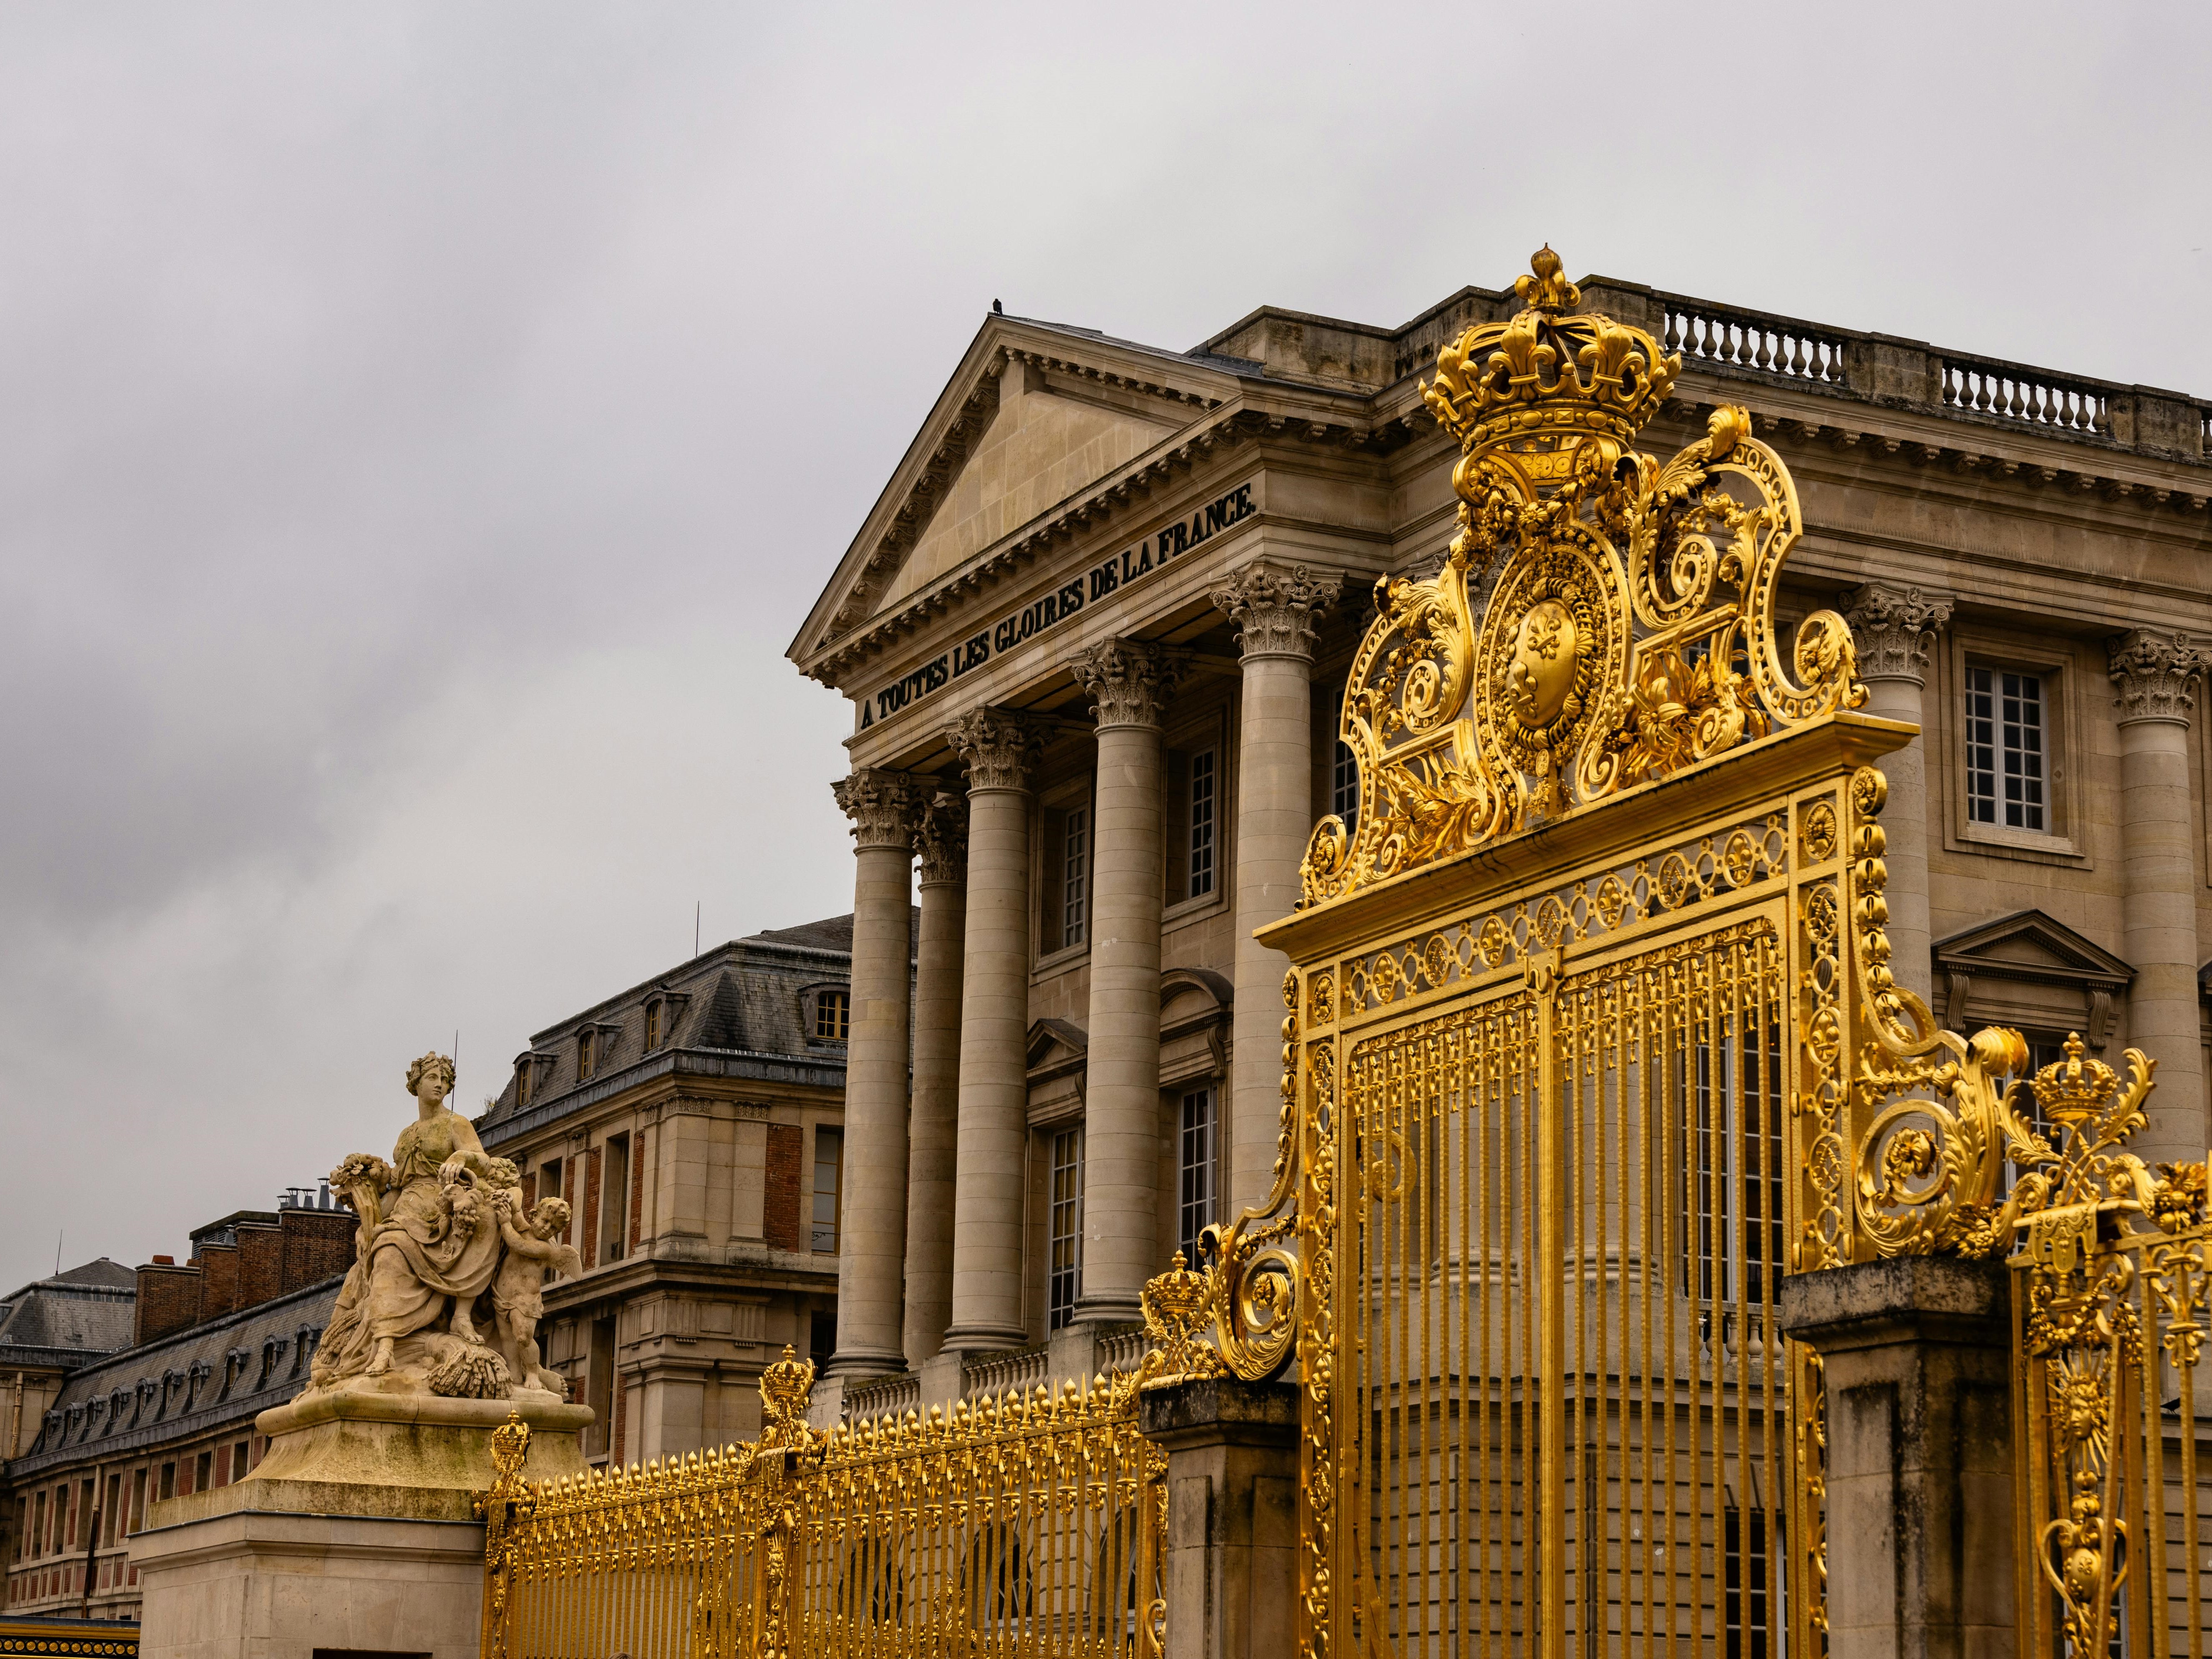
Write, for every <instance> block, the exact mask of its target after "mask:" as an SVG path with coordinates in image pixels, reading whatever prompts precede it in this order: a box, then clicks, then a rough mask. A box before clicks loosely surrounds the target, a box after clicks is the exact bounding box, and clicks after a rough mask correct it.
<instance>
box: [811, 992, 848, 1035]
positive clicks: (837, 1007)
mask: <svg viewBox="0 0 2212 1659" xmlns="http://www.w3.org/2000/svg"><path fill="white" fill-rule="evenodd" d="M852 1031H853V994H852V993H851V992H850V991H846V990H834V991H821V992H817V993H816V994H815V998H814V1035H815V1036H816V1038H817V1040H819V1041H821V1042H844V1041H845V1040H846V1039H847V1038H848V1037H849V1036H851V1035H852Z"/></svg>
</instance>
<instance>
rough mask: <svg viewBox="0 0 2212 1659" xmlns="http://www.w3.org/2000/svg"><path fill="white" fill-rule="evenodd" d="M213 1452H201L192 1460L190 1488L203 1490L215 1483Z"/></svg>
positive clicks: (198, 1490)
mask: <svg viewBox="0 0 2212 1659" xmlns="http://www.w3.org/2000/svg"><path fill="white" fill-rule="evenodd" d="M214 1476H215V1454H214V1453H213V1452H202V1453H201V1454H200V1455H198V1456H197V1457H196V1458H194V1459H193V1460H192V1490H193V1491H194V1492H205V1491H206V1490H207V1489H208V1488H209V1487H210V1486H213V1485H214V1484H215V1480H214Z"/></svg>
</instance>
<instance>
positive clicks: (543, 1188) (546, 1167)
mask: <svg viewBox="0 0 2212 1659" xmlns="http://www.w3.org/2000/svg"><path fill="white" fill-rule="evenodd" d="M567 1196H568V1194H566V1193H563V1192H562V1190H561V1160H560V1159H559V1158H547V1159H546V1160H545V1162H544V1164H541V1165H539V1166H538V1197H540V1198H566V1197H567ZM561 1240H562V1243H567V1242H568V1229H567V1228H566V1227H563V1228H562V1230H561Z"/></svg>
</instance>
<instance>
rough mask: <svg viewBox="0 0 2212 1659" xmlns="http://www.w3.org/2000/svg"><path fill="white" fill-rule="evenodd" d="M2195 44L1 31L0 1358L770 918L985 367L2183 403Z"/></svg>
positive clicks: (152, 24)
mask: <svg viewBox="0 0 2212 1659" xmlns="http://www.w3.org/2000/svg"><path fill="white" fill-rule="evenodd" d="M2207 17H2208V13H2207V10H2206V9H2205V8H2203V6H2201V5H2188V6H2185V5H2180V4H2175V5H2170V6H2130V5H2125V4H2112V3H2107V4H2104V5H2100V6H2097V7H2090V6H2086V5H2084V6H2079V7H2071V8H2063V9H2062V8H2057V7H2051V6H2034V5H2023V4H2008V5H1986V6H1966V5H1958V6H1950V5H1942V4H1936V5H1930V4H1926V3H1921V4H1916V5H1911V6H1897V7H1884V6H1881V5H1871V4H1858V5H1854V6H1850V7H1839V6H1834V5H1820V6H1812V7H1802V8H1798V7H1790V6H1781V5H1769V6H1765V7H1759V8H1749V9H1744V8H1738V9H1716V8H1713V7H1710V6H1699V7H1679V8H1668V7H1656V6H1650V5H1644V6H1637V7H1620V8H1612V7H1608V6H1606V5H1603V4H1594V3H1585V4H1581V5H1576V6H1535V5H1517V6H1510V7H1508V6H1503V5H1468V4H1465V3H1460V4H1452V5H1442V6H1436V7H1432V8H1420V7H1400V6H1392V5H1388V4H1369V5H1364V6H1358V7H1343V6H1334V5H1333V6H1327V7H1322V6H1304V5H1299V4H1296V3H1284V0H1277V3H1272V4H1269V5H1267V6H1264V7H1249V8H1231V7H1226V6H1207V5H1204V4H1195V5H1194V4H1190V3H1187V0H1186V3H1181V4H1176V5H1143V4H1124V5H1118V6H1111V7H1108V6H1097V5H1068V6H1060V7H1043V6H1036V5H1027V6H1012V5H1009V6H1005V7H998V8H992V7H981V6H969V7H943V6H939V7H911V6H901V7H883V8H871V9H860V8H845V7H838V6H831V5H823V4H815V5H811V6H805V7H776V8H772V9H771V8H767V7H755V6H743V5H739V6H729V5H699V4H691V5H656V4H646V3H635V0H633V3H624V4H620V5H615V4H607V5H600V6H592V7H581V6H575V5H561V4H547V3H544V0H532V3H530V4H527V5H517V6H512V7H505V6H496V5H483V4H466V5H454V4H452V3H439V4H435V5H422V6H408V5H400V4H377V5H373V6H355V7H340V6H335V5H318V6H305V7H303V6H299V5H295V4H285V5H270V6H266V7H259V8H255V7H226V6H218V5H206V4H199V5H154V4H144V5H134V6H119V5H100V4H90V3H72V4H70V5H67V6H58V5H51V4H25V3H8V4H4V5H0V602H3V603H4V606H5V614H6V616H7V617H8V620H9V627H8V631H7V638H8V649H7V650H6V652H5V653H4V655H0V677H4V682H0V683H3V684H4V693H3V694H0V695H4V699H5V702H4V706H5V708H6V709H7V710H8V714H7V717H6V719H5V722H4V726H0V731H4V744H5V750H4V757H0V758H4V771H3V772H0V777H4V779H5V787H4V795H5V802H6V806H5V815H4V819H0V900H4V912H0V1056H4V1058H0V1089H4V1096H0V1099H4V1108H5V1124H4V1129H5V1133H4V1136H3V1137H0V1281H5V1282H4V1283H0V1292H4V1291H5V1290H7V1289H9V1288H12V1287H13V1286H14V1285H15V1284H17V1283H20V1282H21V1281H22V1280H24V1279H29V1278H32V1277H33V1276H35V1275H37V1274H39V1273H45V1272H46V1271H49V1270H50V1269H51V1268H52V1265H53V1261H54V1249H55V1237H56V1233H57V1231H58V1230H61V1229H64V1228H66V1230H67V1233H68V1237H67V1240H66V1242H65V1243H64V1246H63V1250H62V1254H63V1256H64V1259H65V1261H67V1262H75V1261H81V1260H83V1259H85V1258H88V1257H90V1256H94V1255H110V1256H112V1257H114V1258H115V1259H116V1260H118V1261H125V1262H133V1263H135V1262H138V1261H143V1260H145V1259H146V1258H147V1257H148V1256H149V1255H151V1254H153V1253H155V1252H163V1253H173V1254H177V1255H182V1254H183V1253H184V1247H185V1231H186V1229H187V1228H189V1227H191V1226H193V1225H198V1224H199V1223H201V1222H203V1221H206V1220H210V1219H212V1218H216V1217H218V1216H221V1215H222V1214H225V1213H227V1212H229V1211H231V1210H234V1209H237V1208H240V1207H247V1206H266V1205H268V1204H269V1203H270V1202H271V1201H272V1200H273V1197H274V1194H276V1191H277V1189H278V1188H280V1187H282V1186H283V1185H285V1184H287V1183H289V1182H303V1181H312V1180H313V1179H314V1178H315V1177H316V1176H318V1175H319V1174H320V1173H321V1172H323V1171H325V1170H328V1169H329V1168H330V1166H331V1164H333V1163H335V1162H336V1161H337V1158H339V1157H340V1156H341V1155H342V1154H343V1153H345V1152H349V1151H354V1150H369V1151H379V1152H381V1151H383V1150H385V1149H386V1148H388V1147H389V1146H390V1145H391V1143H392V1139H393V1136H394V1135H395V1133H397V1131H398V1128H399V1127H401V1125H402V1123H403V1122H404V1120H405V1117H406V1115H407V1113H408V1103H407V1101H406V1099H405V1097H404V1091H403V1088H402V1082H401V1079H402V1073H403V1072H404V1068H405V1066H406V1063H407V1061H408V1060H410V1058H412V1057H413V1056H415V1055H416V1054H421V1053H422V1051H423V1050H424V1049H425V1048H429V1047H431V1046H432V1045H433V1044H435V1045H437V1046H438V1047H440V1048H445V1047H447V1046H448V1045H449V1044H450V1042H451V1041H452V1038H453V1031H454V1030H455V1028H456V1027H458V1028H459V1030H460V1033H461V1039H460V1040H461V1054H460V1060H461V1067H460V1072H461V1076H460V1089H459V1093H460V1096H461V1103H462V1104H463V1105H464V1106H465V1107H466V1108H467V1109H476V1108H477V1104H478V1103H480V1102H481V1100H482V1099H483V1097H484V1096H485V1095H486V1094H488V1093H489V1092H491V1091H495V1090H496V1089H497V1088H498V1087H500V1086H501V1084H502V1083H503V1081H504V1079H505V1077H506V1075H507V1068H508V1065H509V1062H510V1060H511V1059H512V1057H513V1054H515V1052H516V1051H517V1050H518V1049H519V1048H521V1047H522V1046H523V1044H524V1042H526V1038H527V1036H528V1034H529V1033H530V1032H531V1031H532V1030H537V1029H539V1028H541V1027H543V1026H544V1025H546V1024H550V1023H552V1022H553V1021H555V1020H556V1019H559V1018H562V1017H564V1016H566V1015H568V1014H569V1013H571V1012H574V1011H576V1010H578V1009H580V1008H581V1007H583V1006H586V1005H587V1004H589V1003H591V1002H592V1001H594V1000H597V999H598V998H599V997H601V996H604V995H606V994H610V993H611V992H613V991H616V990H618V989H620V988H621V987H624V986H626V985H629V984H630V983H633V982H635V981H637V980H639V979H641V978H643V977H645V976H647V975H650V974H652V973H653V972H655V971H657V970H658V969H661V968H664V967H665V966H668V965H670V964H671V963H675V962H677V961H679V960H681V959H682V958H684V957H686V956H688V955H689V954H690V945H691V926H692V905H693V903H694V902H695V901H698V902H702V903H703V906H704V912H705V929H706V933H707V936H708V939H710V940H713V939H725V938H730V937H733V936H735V935H738V934H740V933H750V932H752V931H755V930H757V929H758V928H761V927H774V926H778V925H783V924H788V923H792V922H797V921H805V920H808V919H810V918H811V917H814V916H818V915H832V914H836V913H837V912H840V911H842V910H844V909H845V908H848V906H849V902H850V888H849V874H848V872H849V867H850V855H849V853H848V842H847V839H846V836H845V834H844V828H843V823H842V820H841V819H840V818H839V817H837V815H836V811H835V809H834V807H833V805H832V804H831V801H830V798H829V787H828V786H829V781H830V780H831V779H832V778H833V777H835V776H836V775H839V774H840V773H841V772H842V750H841V749H840V747H839V746H838V740H839V738H841V737H842V734H843V732H844V731H845V730H846V718H845V714H844V706H843V705H842V703H841V702H839V700H838V699H836V697H834V696H832V695H831V694H829V692H827V691H824V690H821V689H819V688H817V687H815V686H813V685H811V684H808V683H807V682H805V681H803V680H801V679H800V678H799V677H798V675H797V674H796V672H795V671H793V669H792V668H791V667H790V665H788V664H787V663H786V662H785V661H784V660H783V658H782V652H783V648H784V647H785V646H786V644H787V642H788V641H789V639H790V637H791V635H792V634H793V632H794V630H795V629H796V628H797V626H798V623H799V619H800V617H802V615H803V614H804V612H805V609H806V606H807V605H808V604H809V603H810V601H811V599H812V598H813V596H814V594H815V592H817V589H818V588H819V586H820V585H821V583H822V582H823V580H824V579H825V578H826V577H827V575H828V574H829V569H830V568H831V566H832V565H833V564H834V563H835V562H836V559H837V558H838V556H840V554H841V553H842V551H843V550H844V548H845V546H846V544H847V543H848V540H849V539H850V538H851V536H852V534H853V532H854V528H855V526H857V524H858V522H859V520H860V517H861V515H862V514H863V513H865V512H866V509H867V507H868V506H869V505H870V503H871V502H872V501H873V499H874V497H875V495H876V494H877V492H878V489H880V488H881V487H882V484H883V482H884V478H885V477H886V476H887V475H888V473H889V471H890V469H891V467H892V466H893V465H895V464H896V459H897V458H898V455H899V453H900V452H901V450H902V447H904V445H905V443H906V441H908V438H910V437H911V436H912V435H913V433H914V430H915V427H916V426H917V425H918V423H919V422H920V421H921V417H922V416H923V414H924V413H925V412H926V410H927V408H928V405H929V404H930V402H931V400H932V399H933V398H934V397H935V396H936V394H937V392H938V391H939V388H940V387H941V386H942V385H943V383H944V381H945V377H946V375H947V374H948V373H949V372H950V371H951V368H952V366H953V364H954V362H956V360H957V356H958V355H959V353H960V352H961V350H962V349H963V347H964V346H965V345H966V343H967V342H968V340H969V337H970V336H971V335H972V334H973V332H974V331H975V328H976V326H977V325H978V323H979V321H980V319H981V315H982V313H984V312H985V311H986V310H987V308H988V307H989V305H990V302H991V301H992V300H993V298H994V297H1003V298H1004V300H1005V301H1006V306H1007V308H1008V309H1009V310H1012V311H1017V312H1020V313H1027V314H1030V315H1036V316H1042V317H1049V318H1054V319H1063V320H1066V321H1071V322H1075V323H1079V324H1083V325H1089V326H1093V327H1097V328H1103V329H1105V330H1107V331H1110V332H1112V333H1115V334H1118V335H1123V336H1127V337H1135V338H1138V339H1143V340H1149V341H1153V342H1157V343H1162V344H1166V345H1170V346H1177V347H1182V346H1188V345H1190V344H1192V343H1195V342H1196V341H1198V340H1200V339H1201V338H1203V337H1206V335H1208V334H1210V333H1212V332H1213V331H1216V330H1218V329H1219V328H1221V327H1223V326H1225V325H1227V324H1228V323H1230V322H1231V321H1233V320H1234V319H1237V318H1238V317H1240V316H1242V315H1243V313H1246V312H1247V311H1249V310H1250V309H1251V308H1252V307H1255V306H1256V305H1259V304H1262V303H1273V304H1278V305H1284V306H1290V307H1298V308H1301V309H1305V310H1310V311H1318V312H1323V313H1333V314H1336V315H1340V316H1345V317H1350V318H1355V319H1361V320H1364V321H1368V322H1374V323H1380V324H1395V323H1398V322H1401V321H1403V320H1404V319H1407V317H1409V316H1411V315H1412V314H1413V313H1416V312H1417V311H1419V310H1420V309H1422V308H1423V307H1426V306H1427V305H1429V304H1431V302H1433V301H1436V300H1437V299H1440V298H1442V297H1443V295H1446V294H1448V293H1449V292H1450V291H1452V290H1453V289H1456V288H1458V287H1459V286H1461V285H1462V284H1463V283H1470V282H1471V283H1481V284H1484V285H1486V286H1493V287H1494V286H1498V285H1500V284H1503V283H1505V282H1507V281H1509V280H1510V278H1511V277H1512V276H1514V274H1515V273H1516V271H1518V270H1522V269H1523V268H1524V266H1523V261H1524V259H1525V257H1526V255H1527V254H1528V252H1529V250H1530V249H1531V248H1533V247H1534V246H1536V245H1537V244H1538V243H1540V242H1541V241H1544V240H1547V239H1548V240H1550V241H1551V242H1552V244H1553V246H1556V247H1557V248H1559V251H1560V252H1561V253H1562V255H1563V256H1564V258H1565V262H1566V264H1567V267H1568V270H1569V271H1570V272H1571V274H1575V275H1582V274H1583V273H1587V272H1590V271H1602V272H1605V273H1607V274H1609V275H1613V276H1625V277H1629V278H1632V279H1636V280H1639V281H1643V282H1648V283H1655V284H1657V285H1660V286H1662V287H1665V288H1668V289H1675V290H1678V291H1681V292H1686V293H1690V294H1694V295H1703V296H1708V297H1711V298H1714V299H1721V300H1727V301H1734V302H1736V303H1739V304H1743V305H1749V306H1755V307H1764V308H1765V309H1768V310H1772V311H1778V312H1784V313H1790V314H1794V315H1797V316H1802V317H1806V318H1811V319H1820V320H1822V321H1826V322H1832V323H1837V324H1842V325H1849V326H1853V327H1860V328H1869V329H1876V330H1881V331H1886V332H1889V333H1893V334H1902V335H1910V336H1915V337H1922V338H1925V339H1930V340H1934V341H1936V342H1938V343H1943V344H1947V345H1950V346H1954V347H1957V348H1962V349H1975V350H1981V351H1986V352H1990V353H1993V354H1996V355H2000V356H2008V357H2013V358H2018V359H2024V360H2027V361H2029V362H2036V363H2039V364H2042V365H2045V366H2049V367H2053V368H2063V369H2069V370H2072V371H2075V372H2077V373H2082V374H2098V375H2103V376H2106V377H2109V378H2112V379H2115V380H2140V381H2147V382H2149V383H2151V384H2154V385H2162V386H2174V387H2179V388H2180V389H2183V390H2189V391H2195V392H2212V345H2208V343H2207V333H2206V331H2205V329H2204V327H2203V318H2204V315H2205V312H2206V301H2207V298H2208V295H2207V278H2206V273H2207V271H2208V270H2212V264H2208V260H2212V252H2208V246H2207V245H2208V244H2212V213H2209V212H2208V206H2212V200H2208V197H2212V187H2208V183H2207V180H2208V178H2212V168H2208V158H2212V131H2208V129H2209V128H2212V118H2208V113H2207V106H2208V98H2207V94H2206V77H2207V71H2208V67H2212V53H2209V52H2208V47H2212V28H2208V24H2207Z"/></svg>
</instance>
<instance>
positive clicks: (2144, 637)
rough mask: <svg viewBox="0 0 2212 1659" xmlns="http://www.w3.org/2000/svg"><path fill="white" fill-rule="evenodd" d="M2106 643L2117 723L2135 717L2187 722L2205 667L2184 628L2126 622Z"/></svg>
mask: <svg viewBox="0 0 2212 1659" xmlns="http://www.w3.org/2000/svg"><path fill="white" fill-rule="evenodd" d="M2105 648H2106V650H2107V651H2108V652H2110V653H2112V684H2113V685H2114V686H2116V687H2117V688H2118V690H2119V696H2118V697H2117V698H2116V699H2115V701H2116V702H2118V704H2119V708H2120V724H2121V725H2123V726H2130V725H2132V724H2134V722H2136V720H2171V721H2172V722H2174V723H2175V724H2176V725H2178V726H2186V725H2188V724H2189V715H2190V711H2191V708H2194V707H2195V706H2196V702H2197V678H2198V677H2199V676H2200V675H2202V674H2203V671H2204V652H2203V647H2200V646H2199V645H2197V643H2196V641H2193V640H2191V638H2190V637H2189V635H2186V634H2176V633H2171V632H2169V631H2167V630H2166V629H2160V628H2131V629H2129V630H2128V631H2127V632H2126V633H2124V634H2116V635H2113V636H2112V639H2111V640H2109V641H2106V647H2105Z"/></svg>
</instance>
